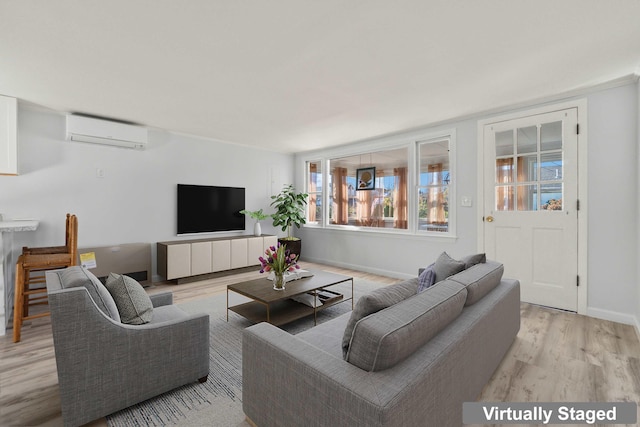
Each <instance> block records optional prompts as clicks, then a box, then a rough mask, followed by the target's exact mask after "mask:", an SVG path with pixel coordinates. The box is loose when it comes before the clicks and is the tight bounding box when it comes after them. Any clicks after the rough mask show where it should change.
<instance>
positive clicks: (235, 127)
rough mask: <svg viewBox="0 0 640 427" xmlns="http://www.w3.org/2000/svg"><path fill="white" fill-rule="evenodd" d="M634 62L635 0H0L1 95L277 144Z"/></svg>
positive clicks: (638, 13)
mask: <svg viewBox="0 0 640 427" xmlns="http://www.w3.org/2000/svg"><path fill="white" fill-rule="evenodd" d="M639 66H640V1H638V0H616V1H603V0H535V1H534V0H531V1H514V0H482V1H478V0H476V1H473V0H399V1H388V0H367V1H364V0H322V1H318V0H269V1H264V0H189V1H181V0H108V1H105V0H47V1H44V0H42V1H39V0H22V1H17V0H0V94H4V95H8V96H12V97H16V98H19V99H20V100H21V101H22V102H25V103H28V104H36V105H39V106H44V107H47V108H51V109H54V110H57V111H62V112H82V113H86V114H93V115H99V116H105V117H111V118H116V119H121V120H127V121H133V122H137V123H140V124H144V125H146V126H150V127H157V128H161V129H167V130H171V131H176V132H181V133H187V134H193V135H199V136H203V137H208V138H214V139H217V140H222V141H227V142H232V143H239V144H246V145H256V146H262V147H266V148H269V149H274V150H279V151H283V152H299V151H306V150H311V149H317V148H322V147H328V146H333V145H337V144H343V143H348V142H353V141H358V140H363V139H367V138H371V137H375V136H380V135H385V134H390V133H395V132H400V131H403V130H407V129H412V128H416V127H421V126H425V125H428V124H431V123H436V122H440V121H445V120H448V119H452V118H456V117H463V116H467V115H470V114H474V113H478V112H482V111H487V110H493V109H496V108H500V107H502V106H510V105H515V104H521V103H526V102H529V101H533V100H538V99H541V98H544V97H548V96H555V95H557V94H562V93H566V92H570V91H573V90H577V89H581V88H584V87H588V86H591V85H596V84H599V83H603V82H607V81H610V80H613V79H617V78H621V77H625V76H629V75H631V74H633V73H636V74H638V73H639V71H640V68H639Z"/></svg>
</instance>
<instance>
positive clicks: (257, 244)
mask: <svg viewBox="0 0 640 427" xmlns="http://www.w3.org/2000/svg"><path fill="white" fill-rule="evenodd" d="M262 254H264V239H263V238H262V237H250V238H248V239H247V263H248V264H247V265H258V264H260V261H258V258H259V257H261V256H262Z"/></svg>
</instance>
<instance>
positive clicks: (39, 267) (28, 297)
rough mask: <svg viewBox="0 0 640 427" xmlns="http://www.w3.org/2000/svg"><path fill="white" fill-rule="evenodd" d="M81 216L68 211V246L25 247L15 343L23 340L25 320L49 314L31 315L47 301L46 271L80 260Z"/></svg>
mask: <svg viewBox="0 0 640 427" xmlns="http://www.w3.org/2000/svg"><path fill="white" fill-rule="evenodd" d="M77 259H78V218H77V217H76V216H75V215H71V214H67V223H66V237H65V245H64V246H50V247H42V248H28V247H23V248H22V254H21V255H20V256H19V257H18V262H17V263H16V280H15V295H14V297H15V299H14V305H13V310H14V313H13V342H18V341H20V330H21V328H22V322H23V321H25V320H32V319H37V318H39V317H44V316H48V315H49V312H48V311H47V312H42V313H37V314H32V315H30V314H29V307H30V306H32V305H43V304H47V303H48V301H47V288H46V287H45V286H44V285H45V277H44V272H45V271H47V270H53V269H58V268H66V267H70V266H72V265H77V263H78V260H77Z"/></svg>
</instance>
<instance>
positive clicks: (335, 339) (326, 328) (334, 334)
mask: <svg viewBox="0 0 640 427" xmlns="http://www.w3.org/2000/svg"><path fill="white" fill-rule="evenodd" d="M350 314H351V313H345V314H343V315H341V316H338V317H336V318H334V319H331V320H329V321H327V322H324V323H321V324H319V325H318V326H314V327H313V328H310V329H307V330H306V331H303V332H300V333H299V334H296V337H297V338H300V339H301V340H303V341H306V342H308V343H309V344H311V345H312V346H314V347H317V348H319V349H320V350H322V351H325V352H327V353H329V354H331V355H332V356H335V357H337V358H339V359H343V358H344V356H343V354H342V334H341V332H342V331H344V328H345V327H346V326H347V322H349V317H350Z"/></svg>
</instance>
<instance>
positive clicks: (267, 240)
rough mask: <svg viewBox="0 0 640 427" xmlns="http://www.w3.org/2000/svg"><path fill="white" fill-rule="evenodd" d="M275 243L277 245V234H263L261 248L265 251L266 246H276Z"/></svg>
mask: <svg viewBox="0 0 640 427" xmlns="http://www.w3.org/2000/svg"><path fill="white" fill-rule="evenodd" d="M277 245H278V236H265V237H264V247H263V248H262V250H264V251H266V250H267V248H269V247H271V246H277Z"/></svg>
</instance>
